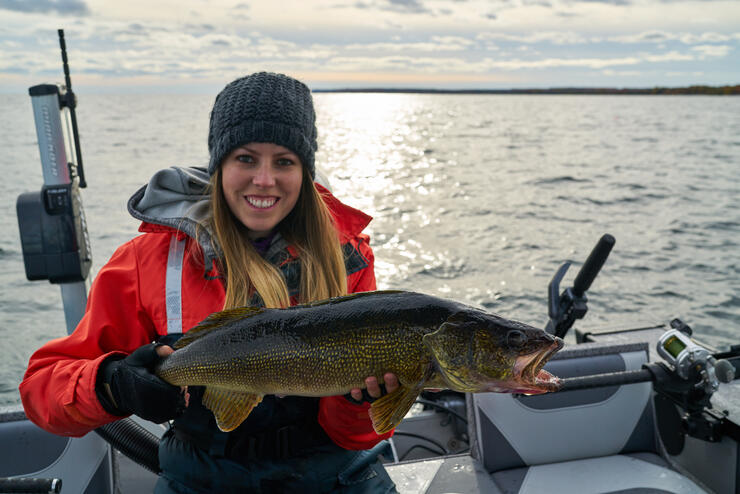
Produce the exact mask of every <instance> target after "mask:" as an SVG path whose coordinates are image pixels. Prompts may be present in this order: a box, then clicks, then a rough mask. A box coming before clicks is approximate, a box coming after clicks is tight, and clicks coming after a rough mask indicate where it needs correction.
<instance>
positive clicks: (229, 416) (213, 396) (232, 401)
mask: <svg viewBox="0 0 740 494" xmlns="http://www.w3.org/2000/svg"><path fill="white" fill-rule="evenodd" d="M262 396H263V395H258V394H254V393H241V392H239V391H232V390H230V389H223V388H217V387H213V386H209V387H207V388H206V390H205V391H204V392H203V400H202V401H203V405H204V406H205V407H206V408H208V409H209V410H210V411H212V412H213V415H214V417H216V424H217V425H218V428H219V429H221V430H222V431H224V432H229V431H233V430H234V429H236V428H237V427H239V425H240V424H241V423H242V422H244V421H245V420H246V418H247V417H248V416H249V414H250V413H251V412H252V410H253V409H254V407H256V406H257V405H259V403H260V402H261V401H262Z"/></svg>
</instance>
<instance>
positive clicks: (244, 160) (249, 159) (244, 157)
mask: <svg viewBox="0 0 740 494" xmlns="http://www.w3.org/2000/svg"><path fill="white" fill-rule="evenodd" d="M236 159H237V160H239V161H241V162H242V163H254V158H252V157H251V156H250V155H248V154H240V155H239V156H237V157H236Z"/></svg>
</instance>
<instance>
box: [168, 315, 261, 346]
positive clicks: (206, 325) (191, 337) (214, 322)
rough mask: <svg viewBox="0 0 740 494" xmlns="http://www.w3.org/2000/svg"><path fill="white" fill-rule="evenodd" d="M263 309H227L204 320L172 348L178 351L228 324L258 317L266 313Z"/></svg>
mask: <svg viewBox="0 0 740 494" xmlns="http://www.w3.org/2000/svg"><path fill="white" fill-rule="evenodd" d="M265 310H266V309H264V308H263V307H237V308H236V309H226V310H222V311H221V312H214V313H213V314H211V315H210V316H208V317H206V318H205V319H203V320H202V321H201V322H199V323H198V325H197V326H194V327H192V328H191V329H189V330H188V332H187V333H185V334H184V335H182V337H181V338H180V339H179V340H177V341H176V342H175V344H174V345H172V347H173V348H174V349H175V350H177V349H178V348H182V347H184V346H187V345H189V344H190V343H192V342H194V341H195V340H197V339H198V338H201V337H203V336H205V335H207V334H208V333H211V332H212V331H216V330H218V329H221V328H222V327H223V326H225V325H226V324H228V323H230V322H232V321H236V320H239V319H246V318H247V317H252V316H256V315H257V314H261V313H263V312H264V311H265Z"/></svg>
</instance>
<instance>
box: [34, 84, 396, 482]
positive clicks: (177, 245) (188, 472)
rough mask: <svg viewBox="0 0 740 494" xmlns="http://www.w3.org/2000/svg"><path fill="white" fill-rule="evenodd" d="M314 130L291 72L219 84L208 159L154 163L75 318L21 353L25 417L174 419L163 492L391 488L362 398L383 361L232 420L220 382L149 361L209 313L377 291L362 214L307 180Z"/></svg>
mask: <svg viewBox="0 0 740 494" xmlns="http://www.w3.org/2000/svg"><path fill="white" fill-rule="evenodd" d="M316 135H317V131H316V125H315V113H314V108H313V99H312V97H311V93H310V91H309V89H308V87H306V86H305V85H304V84H303V83H301V82H299V81H297V80H295V79H292V78H290V77H287V76H285V75H282V74H273V73H266V72H261V73H257V74H252V75H250V76H247V77H242V78H240V79H237V80H235V81H233V82H232V83H230V84H229V85H227V86H226V87H225V88H224V89H223V90H222V91H221V93H219V95H218V96H217V98H216V101H215V103H214V106H213V110H212V112H211V119H210V129H209V133H208V148H209V151H210V162H209V166H208V168H207V169H203V168H177V167H172V168H168V169H165V170H162V171H160V172H158V173H157V174H155V176H154V177H153V178H152V180H151V181H150V183H149V184H148V185H147V186H145V187H143V188H141V189H140V190H139V191H138V192H137V193H136V194H134V196H133V197H132V198H131V200H130V201H129V211H130V212H131V214H132V215H133V216H134V217H136V218H138V219H140V220H143V221H144V223H143V224H142V226H141V228H140V231H142V232H144V233H145V234H144V235H141V236H138V237H136V238H134V239H133V240H132V241H130V242H127V243H126V244H124V245H123V246H121V247H120V248H119V249H118V250H117V251H116V253H115V254H114V255H113V257H112V258H111V260H110V261H109V262H108V263H107V264H106V265H105V266H103V268H102V269H101V270H100V272H99V273H98V276H97V278H96V279H95V282H94V284H93V286H92V289H91V293H90V296H89V299H88V308H87V311H86V313H85V316H84V317H83V319H82V321H81V322H80V324H79V325H78V327H77V328H76V330H75V331H74V332H73V333H72V334H71V335H70V336H68V337H66V338H61V339H56V340H54V341H51V342H49V343H47V344H46V345H44V346H43V347H42V348H41V349H39V350H38V351H37V352H36V353H35V354H34V355H33V356H32V357H31V360H30V363H29V368H28V371H27V373H26V376H25V378H24V381H23V382H22V383H21V386H20V391H21V398H22V400H23V404H24V407H25V410H26V414H27V416H28V417H29V419H31V420H32V421H33V422H34V423H36V424H37V425H39V426H40V427H42V428H44V429H46V430H48V431H50V432H54V433H57V434H61V435H73V436H79V435H83V434H85V433H87V432H89V431H90V430H92V429H94V428H96V427H99V426H100V425H103V424H105V423H108V422H112V421H114V420H117V419H119V418H120V417H121V416H125V415H130V414H135V415H138V416H139V417H141V418H144V419H146V420H151V421H153V422H164V421H169V420H172V421H173V422H172V427H171V428H170V429H169V430H168V432H167V433H165V435H164V436H163V438H162V441H161V443H160V447H159V459H160V467H161V469H162V475H161V477H160V478H159V480H158V483H157V487H156V490H155V492H157V493H159V494H166V493H180V492H244V491H245V490H246V491H249V492H274V489H273V487H274V486H278V485H279V486H280V487H281V490H284V489H287V488H290V487H292V488H295V489H302V490H304V491H310V492H344V491H347V490H349V489H350V486H351V489H352V490H353V492H354V490H355V489H357V488H360V487H361V488H362V489H363V492H393V491H394V487H393V482H392V481H391V480H390V478H389V477H388V474H387V473H386V471H385V469H384V468H383V467H382V465H381V464H380V462H379V460H378V451H379V450H378V449H377V448H374V447H375V446H376V445H377V444H378V443H380V442H381V441H382V440H383V439H385V438H387V437H389V436H390V435H391V434H392V431H387V432H383V433H382V434H378V433H376V432H375V430H374V429H373V426H372V422H371V420H370V417H369V415H368V409H369V407H370V405H369V401H372V400H373V399H374V398H378V397H380V396H381V394H382V392H384V391H385V392H388V393H392V392H393V391H395V390H396V389H398V380H397V378H396V376H395V375H393V374H391V373H390V372H386V373H385V374H381V375H377V376H376V375H373V376H368V377H367V378H366V379H365V380H364V383H365V387H366V388H367V389H366V390H362V389H360V388H353V389H351V390H350V392H349V393H348V394H347V395H344V396H342V395H339V396H324V397H321V398H308V397H299V396H286V397H283V396H280V397H278V396H274V395H268V396H265V397H263V398H262V400H261V402H259V403H251V406H252V407H254V411H253V413H251V414H250V417H249V419H247V420H245V421H244V422H243V423H242V424H241V425H240V426H239V427H237V428H236V429H234V430H230V431H229V432H225V431H224V430H220V429H219V428H218V427H217V426H216V423H215V421H214V420H213V415H212V414H211V412H210V411H209V409H210V410H214V409H220V408H221V407H223V406H224V404H225V403H231V402H232V400H233V399H234V397H233V396H231V395H230V393H229V392H225V391H224V390H217V391H218V392H217V393H216V395H217V396H218V398H213V395H204V391H203V389H202V388H199V387H190V388H189V389H188V395H187V396H188V397H187V398H184V397H183V396H182V395H181V392H180V388H179V387H176V386H171V385H169V384H167V383H166V382H164V381H162V380H161V379H160V378H159V377H157V375H156V374H155V373H154V369H155V366H156V365H157V364H158V363H159V362H160V361H161V360H162V359H163V358H166V357H168V356H169V355H170V354H172V352H173V350H172V348H171V347H170V345H172V344H173V342H174V341H176V340H177V339H178V338H179V337H180V336H182V333H183V331H187V330H188V328H193V327H195V326H196V325H197V323H199V322H200V321H202V320H204V319H205V318H206V317H207V316H208V315H210V314H211V313H215V312H219V311H221V310H222V309H234V308H238V307H241V306H245V305H249V306H253V307H254V306H265V307H287V306H288V305H295V304H297V303H299V302H313V301H317V300H322V299H326V298H329V297H337V296H340V295H345V294H348V293H356V292H365V291H373V290H375V288H376V285H375V273H374V270H373V260H374V257H373V253H372V250H371V249H370V247H369V245H368V240H369V239H368V237H367V236H366V235H364V234H363V233H361V232H362V230H363V229H364V228H365V227H366V226H367V224H368V223H369V221H370V218H369V217H368V216H367V215H365V214H364V213H362V212H360V211H358V210H356V209H354V208H351V207H349V206H346V205H345V204H343V203H341V202H340V201H339V200H338V199H336V198H335V197H334V196H333V195H332V194H331V193H330V192H329V191H328V190H326V189H324V188H323V187H321V186H320V185H318V184H315V183H314V176H315V164H314V154H315V151H316V148H317V142H316ZM111 301H115V302H111ZM220 316H221V314H219V315H217V316H216V317H220ZM286 329H287V328H286ZM152 342H154V343H152ZM60 368H64V369H65V372H58V369H60ZM73 376H74V377H73ZM382 384H385V389H383V388H381V385H382ZM55 390H56V391H55ZM59 390H62V391H61V392H60V391H59ZM69 396H74V398H73V399H72V400H71V401H70V400H69V399H68V397H69ZM289 486H290V487H289Z"/></svg>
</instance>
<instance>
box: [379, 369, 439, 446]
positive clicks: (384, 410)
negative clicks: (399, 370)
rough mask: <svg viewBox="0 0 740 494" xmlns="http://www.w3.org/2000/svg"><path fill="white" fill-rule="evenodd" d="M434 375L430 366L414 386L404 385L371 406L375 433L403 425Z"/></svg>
mask: <svg viewBox="0 0 740 494" xmlns="http://www.w3.org/2000/svg"><path fill="white" fill-rule="evenodd" d="M432 374H434V369H433V368H432V367H431V366H430V367H429V368H427V370H426V371H425V372H424V373H423V375H422V373H421V372H420V377H419V379H418V380H417V381H416V384H414V385H413V386H404V385H403V384H402V385H401V386H400V387H399V388H398V389H397V390H395V391H394V392H392V393H388V394H387V395H385V396H383V397H381V398H378V399H377V400H375V401H374V402H373V403H372V405H370V410H369V414H370V420H372V422H373V429H375V432H377V433H378V434H385V433H386V432H388V431H390V430H392V429H393V428H394V427H396V426H397V425H398V424H400V423H401V421H402V420H403V418H404V417H405V416H406V414H407V413H409V410H411V407H412V406H413V405H414V402H415V401H416V399H417V398H418V397H419V394H421V392H422V390H423V389H424V384H425V383H426V382H427V380H428V379H429V378H430V377H431V376H432Z"/></svg>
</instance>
